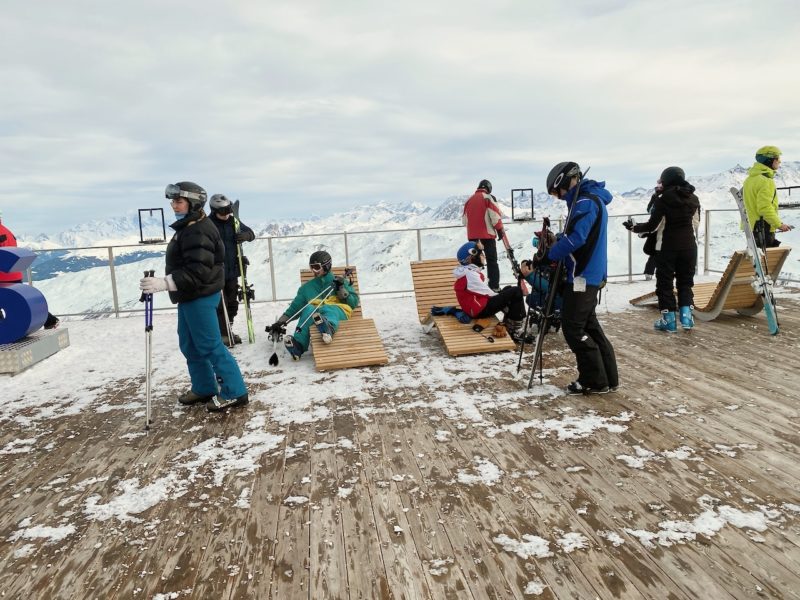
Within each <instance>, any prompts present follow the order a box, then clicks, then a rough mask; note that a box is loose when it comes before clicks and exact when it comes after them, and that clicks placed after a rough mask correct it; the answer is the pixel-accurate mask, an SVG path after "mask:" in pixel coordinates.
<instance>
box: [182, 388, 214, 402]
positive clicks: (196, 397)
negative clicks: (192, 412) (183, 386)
mask: <svg viewBox="0 0 800 600" xmlns="http://www.w3.org/2000/svg"><path fill="white" fill-rule="evenodd" d="M213 399H214V396H213V395H210V396H204V395H202V394H196V393H195V392H193V391H192V390H189V391H188V392H186V393H184V394H181V395H180V396H178V402H180V403H181V404H183V405H184V406H191V405H192V404H197V403H198V402H202V403H204V404H205V403H206V402H209V401H211V400H213Z"/></svg>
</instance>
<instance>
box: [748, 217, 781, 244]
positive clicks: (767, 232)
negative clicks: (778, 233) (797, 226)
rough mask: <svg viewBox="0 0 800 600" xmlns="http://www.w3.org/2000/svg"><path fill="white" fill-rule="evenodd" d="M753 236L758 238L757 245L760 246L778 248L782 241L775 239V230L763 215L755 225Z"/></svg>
mask: <svg viewBox="0 0 800 600" xmlns="http://www.w3.org/2000/svg"><path fill="white" fill-rule="evenodd" d="M753 237H754V238H756V246H758V247H759V248H777V247H778V246H780V245H781V243H780V242H779V241H778V240H776V239H775V232H774V231H772V228H771V227H770V226H769V223H767V222H766V221H765V220H764V217H761V218H759V219H758V221H756V224H755V225H754V226H753Z"/></svg>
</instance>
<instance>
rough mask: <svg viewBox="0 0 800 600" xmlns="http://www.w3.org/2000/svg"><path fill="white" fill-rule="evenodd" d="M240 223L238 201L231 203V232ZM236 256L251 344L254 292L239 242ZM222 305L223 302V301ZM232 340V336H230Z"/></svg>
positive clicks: (236, 233)
mask: <svg viewBox="0 0 800 600" xmlns="http://www.w3.org/2000/svg"><path fill="white" fill-rule="evenodd" d="M240 230H241V224H240V223H239V201H238V200H237V201H236V202H234V203H233V232H234V234H235V235H238V234H239V231H240ZM236 256H237V258H238V260H239V300H240V301H241V302H242V304H244V315H245V319H247V341H248V342H249V343H251V344H253V343H255V341H256V332H255V328H254V327H253V314H252V312H251V311H250V301H251V300H255V298H256V294H255V290H254V289H253V285H252V284H250V283H248V282H247V272H246V271H245V266H246V265H247V264H248V263H247V259H246V258H245V256H244V253H243V252H242V244H241V242H236ZM223 305H224V302H223ZM230 339H231V341H233V339H232V338H230Z"/></svg>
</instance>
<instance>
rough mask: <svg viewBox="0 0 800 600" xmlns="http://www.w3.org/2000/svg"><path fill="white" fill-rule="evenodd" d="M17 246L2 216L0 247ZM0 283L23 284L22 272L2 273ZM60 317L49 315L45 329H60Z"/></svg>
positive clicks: (0, 222)
mask: <svg viewBox="0 0 800 600" xmlns="http://www.w3.org/2000/svg"><path fill="white" fill-rule="evenodd" d="M16 246H17V238H16V237H14V234H13V233H11V230H10V229H9V228H8V227H6V226H5V225H3V219H2V216H0V247H14V248H16ZM0 283H22V271H13V272H11V273H0ZM58 322H59V320H58V317H56V316H55V315H53V314H50V313H49V312H48V313H47V320H46V321H45V322H44V328H45V329H55V328H56V327H58Z"/></svg>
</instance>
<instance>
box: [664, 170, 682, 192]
mask: <svg viewBox="0 0 800 600" xmlns="http://www.w3.org/2000/svg"><path fill="white" fill-rule="evenodd" d="M660 179H661V185H662V186H663V187H665V188H666V187H671V186H673V185H680V184H681V183H683V182H684V181H686V173H684V172H683V169H681V168H680V167H667V168H666V169H664V171H663V172H662V173H661V178H660Z"/></svg>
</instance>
